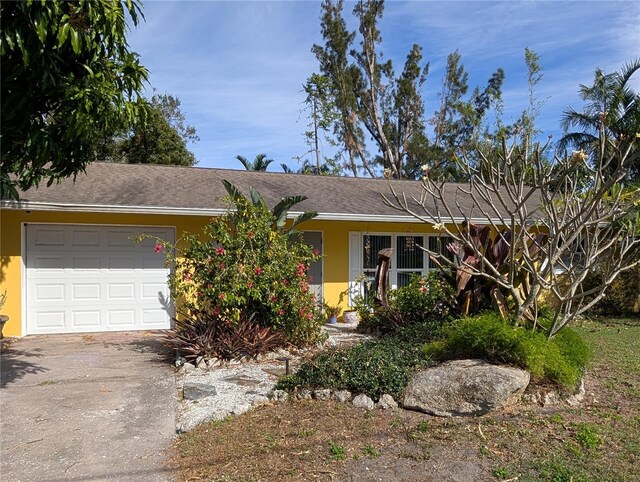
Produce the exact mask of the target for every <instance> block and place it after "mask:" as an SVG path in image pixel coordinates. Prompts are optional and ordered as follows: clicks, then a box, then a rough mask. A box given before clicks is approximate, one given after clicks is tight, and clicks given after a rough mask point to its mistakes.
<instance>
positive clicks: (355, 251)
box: [349, 232, 362, 306]
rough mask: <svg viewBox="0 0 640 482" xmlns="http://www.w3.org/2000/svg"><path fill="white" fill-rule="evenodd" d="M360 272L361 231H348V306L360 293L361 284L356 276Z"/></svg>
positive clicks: (351, 304)
mask: <svg viewBox="0 0 640 482" xmlns="http://www.w3.org/2000/svg"><path fill="white" fill-rule="evenodd" d="M361 274H362V233H360V232H349V306H353V305H354V304H355V300H354V298H355V297H356V296H357V295H361V294H362V284H361V283H357V282H356V278H357V277H358V276H360V275H361Z"/></svg>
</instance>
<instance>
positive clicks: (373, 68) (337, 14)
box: [313, 0, 428, 178]
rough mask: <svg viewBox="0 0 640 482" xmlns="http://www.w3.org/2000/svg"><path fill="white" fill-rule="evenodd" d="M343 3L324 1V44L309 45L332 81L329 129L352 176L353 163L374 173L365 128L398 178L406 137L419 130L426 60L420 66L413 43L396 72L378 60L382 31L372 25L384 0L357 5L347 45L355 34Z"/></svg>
mask: <svg viewBox="0 0 640 482" xmlns="http://www.w3.org/2000/svg"><path fill="white" fill-rule="evenodd" d="M342 6H343V4H342V1H341V0H339V1H338V2H336V3H335V4H334V3H333V2H332V1H331V0H325V1H324V2H323V4H322V9H323V15H322V18H321V25H322V34H323V37H324V39H325V44H324V46H320V45H314V46H313V52H314V53H315V55H316V57H317V58H318V61H319V62H320V70H321V72H322V73H323V74H324V75H326V76H327V77H328V78H329V79H330V81H331V90H332V94H333V98H334V102H335V104H336V108H337V111H338V113H339V116H338V118H339V121H338V122H337V123H336V126H335V129H334V131H335V134H336V138H337V139H338V141H339V142H340V143H341V145H343V146H344V149H345V151H346V153H347V154H348V158H349V160H348V166H349V168H350V170H351V171H352V173H353V174H354V175H357V174H358V168H362V169H363V170H364V171H365V172H366V173H367V174H369V175H371V176H374V175H375V171H374V167H375V163H374V162H372V161H371V159H370V158H369V157H368V155H367V152H366V149H365V143H364V132H365V131H366V132H367V133H368V134H369V135H370V136H371V138H372V139H373V140H374V142H375V145H376V147H377V149H378V151H379V154H378V156H377V158H378V159H379V160H380V162H381V163H382V165H383V167H384V169H388V170H389V171H390V173H391V175H392V176H393V177H396V178H402V177H403V175H404V171H403V164H404V162H405V159H406V158H407V156H408V146H409V141H410V140H411V139H412V136H413V134H414V133H419V132H422V130H423V129H424V126H423V121H422V117H423V111H424V106H423V102H422V98H421V95H420V93H419V90H420V87H421V86H422V84H423V83H424V81H425V80H426V75H427V72H428V65H424V66H423V65H422V48H421V47H420V46H418V45H415V44H414V45H413V47H412V48H411V51H410V52H409V54H408V55H407V59H406V62H405V65H404V68H403V70H402V72H401V73H400V75H398V76H397V77H396V75H395V73H394V69H393V64H392V62H391V61H390V60H387V61H386V62H382V61H381V59H382V53H381V52H380V43H381V42H382V36H381V35H380V31H379V30H378V27H377V25H378V22H379V20H380V18H381V17H382V13H383V10H384V3H383V2H382V1H380V0H370V1H366V2H365V1H360V2H358V3H357V4H356V6H355V8H354V10H353V13H354V15H355V16H356V17H357V18H358V21H359V28H358V31H359V34H360V45H359V48H358V49H356V48H354V47H353V46H352V43H353V40H354V39H355V33H353V32H349V31H348V30H347V29H346V23H345V21H344V19H343V17H342ZM347 52H349V56H350V57H351V58H349V56H348V54H347ZM374 159H376V157H374ZM358 162H359V164H358Z"/></svg>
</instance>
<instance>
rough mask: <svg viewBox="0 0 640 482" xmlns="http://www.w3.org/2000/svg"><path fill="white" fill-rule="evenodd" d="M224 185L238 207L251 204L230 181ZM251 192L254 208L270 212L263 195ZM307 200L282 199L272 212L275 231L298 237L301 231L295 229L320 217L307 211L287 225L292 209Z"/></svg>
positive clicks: (299, 197) (254, 190)
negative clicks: (246, 203)
mask: <svg viewBox="0 0 640 482" xmlns="http://www.w3.org/2000/svg"><path fill="white" fill-rule="evenodd" d="M222 184H223V185H224V188H225V189H226V190H227V192H228V193H229V197H230V198H231V200H232V201H233V203H234V204H235V205H236V206H241V205H242V204H243V203H245V202H249V199H247V198H246V196H245V195H244V194H242V193H241V192H240V190H239V189H238V188H237V187H236V186H234V185H233V184H231V183H230V182H229V181H227V180H226V179H225V180H223V181H222ZM249 192H250V198H251V203H252V204H253V205H254V206H256V207H258V208H260V209H262V210H263V211H265V212H269V208H268V207H267V203H266V202H265V200H264V198H263V197H262V195H261V194H260V193H259V192H258V191H257V190H256V189H255V188H253V187H252V188H250V190H249ZM306 199H307V197H306V196H286V197H284V198H282V199H281V200H280V201H279V202H278V203H277V204H276V205H275V206H274V207H273V209H272V210H271V211H270V213H271V215H272V217H273V229H274V230H277V231H279V232H281V233H283V234H285V235H287V236H288V237H289V238H293V237H295V236H298V235H299V234H300V231H297V230H295V229H294V228H295V227H296V226H298V225H299V224H301V223H303V222H305V221H309V220H311V219H313V218H315V217H316V216H318V213H317V212H316V211H305V212H303V213H302V214H299V215H298V216H296V217H295V218H293V220H292V222H291V223H290V224H289V225H287V218H288V216H289V211H290V209H291V208H292V207H293V206H295V205H296V204H298V203H301V202H302V201H305V200H306Z"/></svg>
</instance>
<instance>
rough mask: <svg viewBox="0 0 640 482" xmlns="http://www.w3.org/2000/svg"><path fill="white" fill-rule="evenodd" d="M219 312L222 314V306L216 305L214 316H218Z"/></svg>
mask: <svg viewBox="0 0 640 482" xmlns="http://www.w3.org/2000/svg"><path fill="white" fill-rule="evenodd" d="M219 314H220V308H219V307H217V306H216V307H215V308H214V309H213V316H218V315H219Z"/></svg>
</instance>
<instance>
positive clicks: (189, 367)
mask: <svg viewBox="0 0 640 482" xmlns="http://www.w3.org/2000/svg"><path fill="white" fill-rule="evenodd" d="M195 369H196V366H195V365H194V364H193V363H189V362H187V363H185V364H184V365H182V370H184V371H185V372H191V371H193V370H195Z"/></svg>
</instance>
